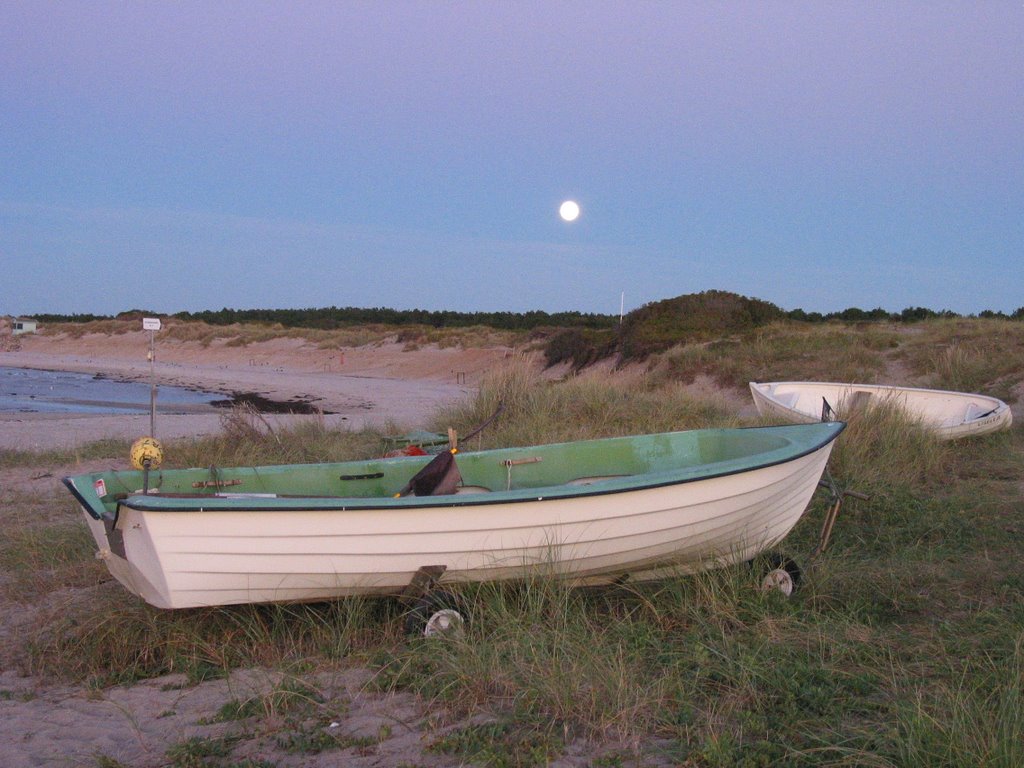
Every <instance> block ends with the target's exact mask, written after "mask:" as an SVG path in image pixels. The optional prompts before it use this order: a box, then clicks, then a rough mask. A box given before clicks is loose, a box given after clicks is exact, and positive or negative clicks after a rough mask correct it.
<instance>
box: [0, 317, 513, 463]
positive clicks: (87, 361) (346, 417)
mask: <svg viewBox="0 0 1024 768" xmlns="http://www.w3.org/2000/svg"><path fill="white" fill-rule="evenodd" d="M148 349H149V337H148V334H146V333H144V332H141V331H140V332H137V333H126V334H119V335H116V336H109V335H105V334H89V335H86V336H83V337H81V338H78V339H75V338H71V337H68V336H56V337H52V336H42V335H36V336H25V337H21V349H20V350H19V351H17V352H0V366H7V367H16V368H36V369H41V370H52V371H74V372H80V373H90V374H97V375H102V376H107V377H110V378H114V379H119V380H124V381H142V382H146V383H149V382H151V381H153V380H155V382H156V383H157V385H158V388H159V386H160V385H174V386H181V387H187V388H191V389H197V390H204V391H210V392H218V393H221V394H223V395H224V396H225V398H231V397H234V396H238V395H248V394H253V395H257V396H259V397H262V398H265V399H267V400H271V401H275V402H277V403H299V404H306V405H309V406H312V407H314V408H316V409H319V410H321V411H323V412H324V413H325V416H324V420H325V422H326V424H327V425H328V426H332V427H333V426H345V427H348V428H351V429H356V430H358V429H362V428H363V427H366V426H376V427H384V426H387V425H392V426H393V427H394V428H395V429H398V430H403V431H404V430H410V429H418V428H421V427H423V426H424V425H425V423H426V421H427V420H428V419H429V418H430V416H431V414H433V413H434V411H435V410H436V409H437V408H438V407H440V406H443V405H448V404H452V403H454V402H457V401H458V400H460V399H462V398H465V397H467V396H469V395H470V394H471V393H472V392H473V391H475V386H476V384H478V383H479V381H480V378H481V376H482V375H484V374H485V373H486V372H487V371H488V370H490V369H492V368H493V367H495V366H497V365H500V364H501V363H502V362H503V361H504V360H506V359H508V358H509V357H510V356H512V354H513V351H512V350H511V349H509V348H507V347H494V348H487V349H469V350H467V349H462V348H457V347H451V348H444V349H442V348H438V347H436V346H433V345H430V346H423V347H420V348H416V349H406V347H405V346H404V345H402V344H398V343H395V342H388V343H383V344H375V345H369V346H366V347H354V348H346V349H338V350H324V349H321V348H319V347H317V346H316V345H314V344H311V343H309V342H306V341H303V340H302V339H276V340H273V341H269V342H262V343H256V344H251V345H248V346H245V347H230V346H227V345H226V344H224V343H214V344H210V345H209V346H206V347H204V346H202V345H201V344H199V343H197V342H175V341H167V342H161V343H159V344H158V345H157V354H156V360H155V361H154V363H153V364H152V366H151V365H150V363H149V362H147V357H146V355H147V352H148ZM188 410H189V411H190V412H189V413H173V414H169V413H166V412H165V411H164V409H163V408H162V406H161V405H160V399H159V389H158V394H157V416H156V419H155V430H154V431H155V432H156V435H155V436H156V437H158V438H161V439H174V438H182V437H201V436H206V435H211V434H214V433H216V432H217V431H218V430H219V429H220V420H221V416H222V415H223V413H224V411H223V410H222V409H217V408H213V407H209V408H190V409H188ZM267 418H268V421H270V422H271V423H272V424H283V423H287V422H290V421H295V420H297V419H302V418H309V417H308V416H305V417H304V416H298V415H286V414H274V415H269V416H268V417H267ZM149 431H150V417H149V414H148V413H146V414H139V415H96V414H53V413H0V449H3V448H8V449H13V448H22V449H27V450H41V449H48V448H67V447H75V446H77V445H81V444H83V443H86V442H89V441H92V440H98V439H101V438H106V437H120V438H127V439H132V438H135V437H140V436H142V435H147V434H149Z"/></svg>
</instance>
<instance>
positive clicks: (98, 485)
mask: <svg viewBox="0 0 1024 768" xmlns="http://www.w3.org/2000/svg"><path fill="white" fill-rule="evenodd" d="M92 487H93V489H94V490H95V491H96V495H97V496H106V495H107V484H106V483H105V482H103V478H102V477H101V478H100V479H99V480H97V481H96V482H94V483H93V484H92Z"/></svg>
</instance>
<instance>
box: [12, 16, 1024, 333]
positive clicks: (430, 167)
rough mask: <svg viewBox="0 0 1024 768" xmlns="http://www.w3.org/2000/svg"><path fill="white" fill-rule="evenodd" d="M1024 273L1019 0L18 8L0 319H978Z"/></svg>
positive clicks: (1022, 301) (1010, 304)
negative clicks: (744, 303)
mask: <svg viewBox="0 0 1024 768" xmlns="http://www.w3.org/2000/svg"><path fill="white" fill-rule="evenodd" d="M567 198H572V199H575V200H577V201H578V202H579V203H580V206H581V208H582V210H583V213H582V216H581V217H580V219H579V220H578V221H576V222H574V223H572V224H566V223H565V222H562V221H561V220H560V219H559V218H558V215H557V209H558V205H559V203H560V202H561V201H562V200H564V199H567ZM1022 265H1024V3H1022V2H1020V0H1013V2H964V3H942V2H920V3H898V2H884V3H883V2H862V1H861V2H826V3H822V2H807V3H802V2H718V3H704V2H700V3H698V2H693V3H689V2H672V3H668V2H666V3H652V2H648V3H633V2H615V3H612V2H600V0H585V1H583V2H550V1H545V2H520V3H492V2H473V3H470V2H464V3H444V2H430V3H426V2H400V3H399V2H393V3H389V2H354V1H349V2H324V3H317V2H285V3H275V2H261V3H255V2H252V3H246V2H216V3H215V2H201V3H199V2H173V3H171V2H164V3H155V2H127V3H125V2H118V3H110V2H52V3H51V2H40V0H31V1H30V2H22V1H21V0H3V2H2V3H0V314H32V313H39V312H92V313H101V314H110V313H114V312H118V311H121V310H125V309H130V308H133V307H139V308H145V309H150V310H154V311H158V312H175V311H179V310H201V309H219V308H221V307H224V306H227V307H234V308H251V307H312V306H329V305H338V306H363V307H372V306H387V307H394V308H398V309H411V308H422V309H435V310H436V309H454V310H462V311H476V310H480V311H491V310H512V311H525V310H531V309H542V310H548V311H560V310H580V311H584V312H604V313H610V314H611V313H617V312H618V310H619V299H620V295H621V294H623V293H624V294H625V303H626V308H627V310H628V309H630V308H634V307H636V306H639V305H641V304H644V303H646V302H650V301H657V300H660V299H664V298H669V297H672V296H678V295H680V294H685V293H693V292H697V291H702V290H706V289H711V288H715V289H721V290H728V291H735V292H737V293H742V294H745V295H748V296H754V297H757V298H761V299H765V300H768V301H772V302H774V303H776V304H778V305H780V306H781V307H783V308H784V309H795V308H797V307H801V308H803V309H806V310H808V311H822V312H829V311H837V310H841V309H844V308H847V307H851V306H856V307H861V308H863V309H871V308H874V307H879V306H880V307H883V308H885V309H888V310H891V311H899V310H901V309H903V308H905V307H909V306H924V307H928V308H931V309H935V310H940V309H951V310H953V311H956V312H960V313H964V314H971V313H976V312H979V311H981V310H984V309H993V310H999V311H1004V312H1012V311H1014V310H1015V309H1016V308H1018V307H1020V306H1024V266H1022Z"/></svg>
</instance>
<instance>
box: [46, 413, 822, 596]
mask: <svg viewBox="0 0 1024 768" xmlns="http://www.w3.org/2000/svg"><path fill="white" fill-rule="evenodd" d="M816 426H817V427H826V429H825V430H823V431H822V433H821V434H822V437H821V439H820V440H818V441H817V443H815V444H813V445H812V446H811V447H805V448H803V449H801V450H797V451H791V452H790V453H792V454H793V455H791V456H788V457H784V454H785V453H786V452H785V451H782V452H780V451H778V450H775V451H769V452H768V453H769V454H770V455H771V458H770V459H769V460H767V461H766V462H764V465H763V466H754V467H746V468H743V467H742V466H740V467H738V466H737V459H736V458H731V459H728V458H726V459H723V460H722V462H719V463H721V464H722V467H721V468H720V469H721V471H719V472H714V471H711V472H703V473H701V472H698V473H694V472H692V471H691V472H688V473H684V474H686V477H683V478H681V479H680V478H673V473H671V472H669V473H668V475H669V476H668V477H666V476H665V474H664V473H654V474H653V475H652V476H651V477H652V479H650V481H649V482H648V478H644V480H643V481H641V482H637V481H636V480H635V479H634V480H623V479H616V478H601V477H598V478H593V479H591V480H589V481H587V482H584V483H583V484H580V485H576V486H573V485H572V484H566V485H564V486H559V487H550V486H540V487H535V488H530V489H528V490H529V492H528V493H527V492H517V491H516V490H515V489H511V490H504V491H499V492H491V493H468V494H465V495H463V494H458V495H450V496H444V497H426V498H423V499H418V500H416V499H413V500H410V501H409V502H408V503H406V500H404V499H397V500H394V501H393V502H391V503H388V502H389V501H390V500H383V506H382V505H381V500H377V499H347V500H343V501H342V500H337V499H324V498H307V499H302V498H296V499H292V498H281V497H275V498H273V499H270V498H266V497H262V496H253V497H251V498H246V497H240V498H233V497H232V498H227V499H208V500H206V501H205V502H204V503H203V504H195V503H192V504H191V506H192V507H194V508H191V509H189V508H188V506H189V504H188V503H186V502H182V501H181V500H178V499H174V498H172V499H169V500H161V499H153V498H150V497H148V496H141V495H130V496H129V497H127V498H125V499H124V500H122V501H121V502H120V503H119V504H118V507H117V515H116V522H112V521H111V520H109V519H103V518H99V519H98V518H97V517H96V515H95V514H94V513H95V511H96V509H95V506H94V505H90V504H88V503H86V504H85V505H84V508H85V512H86V518H87V520H88V522H89V525H90V529H91V530H92V533H93V535H94V537H95V539H96V543H97V546H98V548H99V551H100V556H101V558H102V559H104V560H105V562H106V564H107V566H108V568H109V570H110V572H111V573H112V574H113V575H114V576H115V577H116V578H117V579H118V581H120V582H121V583H122V584H123V585H124V586H125V587H126V588H127V589H128V590H129V591H131V592H133V593H134V594H137V595H139V596H140V597H142V598H143V599H144V600H146V601H147V602H148V603H150V604H152V605H154V606H157V607H160V608H187V607H198V606H211V605H228V604H237V603H264V602H291V601H308V600H322V599H332V598H337V597H345V596H352V595H364V594H395V593H399V592H401V591H402V590H403V589H405V588H406V587H407V586H408V585H409V584H410V583H411V582H412V581H413V578H414V576H415V575H416V573H417V571H419V569H421V568H423V567H427V566H429V567H434V568H435V569H436V570H441V571H443V577H442V580H443V581H445V582H466V581H491V580H502V579H513V578H521V577H523V576H527V575H531V574H537V573H545V574H551V575H557V576H560V577H565V578H569V579H571V580H573V581H574V582H576V583H580V584H600V583H607V582H610V581H613V580H621V579H622V578H624V577H628V578H631V579H643V578H647V577H650V576H653V575H655V574H663V573H665V572H666V571H668V572H677V573H692V572H696V571H700V570H703V569H707V568H713V567H720V566H723V565H727V564H730V563H734V562H740V561H744V560H748V559H750V558H752V557H754V556H756V555H757V554H758V553H760V552H762V551H764V550H765V549H768V548H770V547H772V546H774V545H776V544H777V543H778V542H779V541H781V540H782V539H783V538H784V537H785V536H786V534H788V533H789V531H790V530H791V529H792V528H793V526H794V525H795V524H796V522H797V521H798V520H799V519H800V517H801V515H802V514H803V512H804V510H805V509H806V507H807V505H808V503H809V501H810V499H811V496H812V495H813V493H814V490H815V488H816V486H817V484H818V480H819V478H820V476H821V474H822V472H823V470H824V468H825V464H826V462H827V460H828V456H829V453H830V451H831V449H832V445H833V441H834V439H835V437H836V436H837V435H838V434H839V432H840V431H841V429H842V425H841V424H838V425H837V424H832V425H816ZM811 428H812V427H807V429H811ZM769 429H771V428H769ZM776 429H790V430H793V429H799V428H795V427H789V428H776ZM757 431H758V430H752V431H751V432H752V433H753V432H757ZM762 431H764V430H762ZM739 432H743V430H739ZM751 436H752V437H753V436H754V435H753V434H752V435H751ZM538 450H539V449H538ZM484 453H487V452H484ZM462 458H463V457H460V459H462ZM464 458H465V459H466V460H467V463H471V462H468V460H469V458H470V455H469V454H467V455H466V457H464ZM473 459H474V460H477V459H478V455H473ZM395 461H404V460H395ZM744 463H745V462H743V461H741V465H743V464H744ZM337 466H344V465H337ZM182 471H184V470H182ZM90 479H92V481H93V482H95V476H81V477H80V478H68V480H66V482H69V481H70V484H69V487H71V488H72V490H76V489H77V490H78V491H79V492H83V491H84V489H85V488H86V487H87V486H86V483H87V482H88V481H89V480H90ZM76 481H78V482H77V483H76ZM630 483H632V484H631V485H630ZM510 484H511V483H510ZM567 488H568V489H570V490H566V489H567ZM76 495H77V494H76ZM80 501H85V502H88V501H89V500H88V499H82V498H80ZM161 504H163V505H164V506H165V508H160V505H161Z"/></svg>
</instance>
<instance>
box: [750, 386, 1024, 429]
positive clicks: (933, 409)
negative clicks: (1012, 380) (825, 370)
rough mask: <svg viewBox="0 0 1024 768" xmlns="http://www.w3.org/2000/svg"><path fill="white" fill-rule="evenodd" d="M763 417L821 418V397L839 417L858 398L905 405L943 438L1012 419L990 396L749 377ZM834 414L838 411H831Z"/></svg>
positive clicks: (1001, 425) (801, 420) (1005, 426)
mask: <svg viewBox="0 0 1024 768" xmlns="http://www.w3.org/2000/svg"><path fill="white" fill-rule="evenodd" d="M750 393H751V395H752V396H753V399H754V404H755V406H756V407H757V410H758V413H760V414H761V415H762V416H767V417H773V418H780V419H785V420H786V421H790V422H796V423H811V422H815V421H819V420H820V419H821V415H822V408H823V400H824V401H825V402H827V403H828V404H829V406H830V407H831V408H832V409H833V411H834V413H836V414H838V418H847V417H848V416H849V411H850V410H852V409H854V408H855V407H857V406H855V405H854V404H857V403H871V402H875V403H886V404H894V405H896V406H898V407H900V408H902V409H903V410H904V411H905V412H906V413H907V414H909V415H910V416H911V417H912V418H915V419H918V420H919V421H920V422H921V424H922V426H924V427H925V428H926V429H927V430H928V431H930V432H932V433H933V434H934V435H935V436H936V437H938V438H939V439H940V440H957V439H960V438H964V437H973V436H978V435H986V434H989V433H991V432H997V431H999V430H1002V429H1008V428H1009V427H1010V425H1011V424H1012V423H1013V414H1012V413H1011V412H1010V408H1009V406H1007V405H1006V403H1004V402H1003V401H1001V400H998V399H997V398H994V397H989V396H987V395H978V394H969V393H966V392H949V391H945V390H939V389H921V388H915V387H895V386H885V385H877V384H840V383H833V382H802V381H779V382H766V383H759V382H750ZM833 418H836V416H833Z"/></svg>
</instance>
